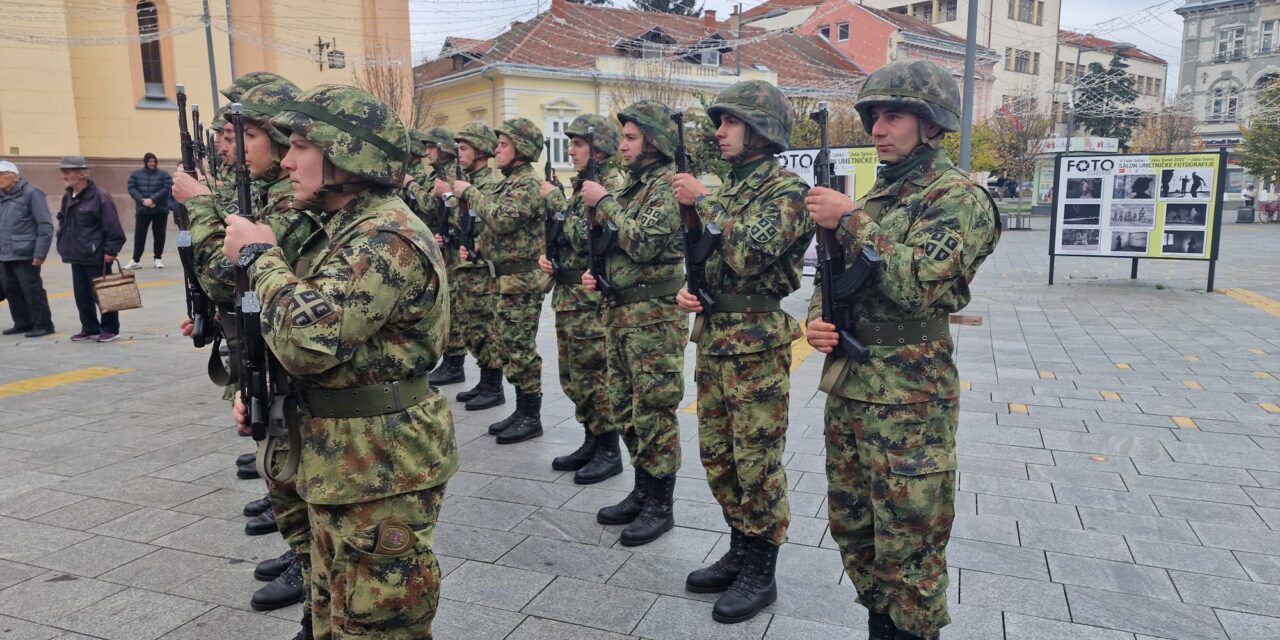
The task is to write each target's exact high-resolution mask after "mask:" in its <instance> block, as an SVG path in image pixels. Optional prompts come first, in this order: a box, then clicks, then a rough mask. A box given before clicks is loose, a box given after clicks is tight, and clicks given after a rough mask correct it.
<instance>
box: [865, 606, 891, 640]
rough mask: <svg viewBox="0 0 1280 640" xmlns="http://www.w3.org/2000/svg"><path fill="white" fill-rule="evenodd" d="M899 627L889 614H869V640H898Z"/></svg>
mask: <svg viewBox="0 0 1280 640" xmlns="http://www.w3.org/2000/svg"><path fill="white" fill-rule="evenodd" d="M897 636H898V627H897V626H895V625H894V624H893V618H890V617H889V614H887V613H872V612H870V611H868V612H867V640H896V638H897Z"/></svg>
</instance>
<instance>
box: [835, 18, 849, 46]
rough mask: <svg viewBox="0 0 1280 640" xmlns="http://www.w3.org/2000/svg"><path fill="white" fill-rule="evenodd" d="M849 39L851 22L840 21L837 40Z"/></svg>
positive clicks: (837, 27)
mask: <svg viewBox="0 0 1280 640" xmlns="http://www.w3.org/2000/svg"><path fill="white" fill-rule="evenodd" d="M848 41H849V23H848V22H840V23H837V24H836V42H848Z"/></svg>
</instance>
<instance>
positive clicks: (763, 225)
mask: <svg viewBox="0 0 1280 640" xmlns="http://www.w3.org/2000/svg"><path fill="white" fill-rule="evenodd" d="M747 235H749V236H750V237H751V240H752V241H753V242H755V243H756V244H768V243H769V241H771V240H773V239H774V238H776V237H778V225H777V224H776V223H774V221H773V219H772V218H760V219H759V220H757V221H756V223H755V224H753V225H751V229H750V230H749V231H748V232H747Z"/></svg>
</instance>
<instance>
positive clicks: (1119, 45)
mask: <svg viewBox="0 0 1280 640" xmlns="http://www.w3.org/2000/svg"><path fill="white" fill-rule="evenodd" d="M1091 35H1093V34H1090V33H1086V34H1085V37H1088V36H1091ZM1136 48H1137V47H1136V46H1134V44H1133V43H1132V42H1113V43H1111V44H1109V45H1106V46H1103V47H1082V46H1080V42H1079V40H1077V41H1076V66H1075V67H1074V68H1072V69H1071V113H1070V114H1068V116H1067V148H1066V150H1065V152H1066V153H1071V137H1072V136H1073V135H1075V132H1076V83H1077V82H1079V81H1080V78H1081V74H1080V54H1082V53H1085V52H1086V51H1117V50H1119V51H1124V50H1125V49H1136Z"/></svg>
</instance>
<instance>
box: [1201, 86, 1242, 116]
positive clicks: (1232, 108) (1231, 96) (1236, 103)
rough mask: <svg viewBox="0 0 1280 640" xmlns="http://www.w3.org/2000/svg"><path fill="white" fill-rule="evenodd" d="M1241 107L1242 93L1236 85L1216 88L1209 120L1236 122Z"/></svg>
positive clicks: (1210, 107) (1210, 104)
mask: <svg viewBox="0 0 1280 640" xmlns="http://www.w3.org/2000/svg"><path fill="white" fill-rule="evenodd" d="M1239 107H1240V93H1239V91H1238V90H1237V89H1236V88H1235V87H1227V88H1225V89H1214V90H1213V99H1212V101H1211V102H1210V103H1209V118H1208V120H1209V122H1235V119H1236V113H1237V111H1238V110H1239Z"/></svg>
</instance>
